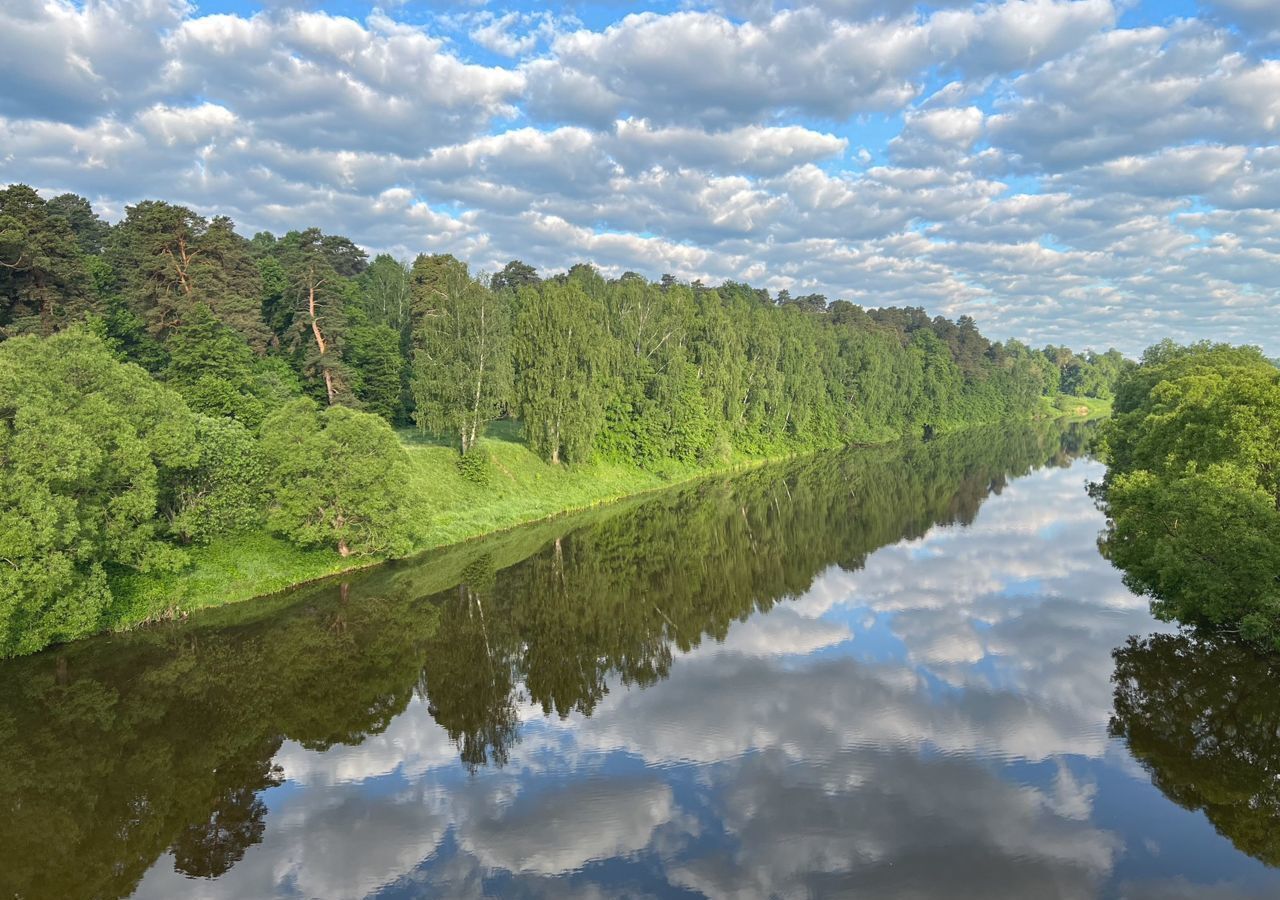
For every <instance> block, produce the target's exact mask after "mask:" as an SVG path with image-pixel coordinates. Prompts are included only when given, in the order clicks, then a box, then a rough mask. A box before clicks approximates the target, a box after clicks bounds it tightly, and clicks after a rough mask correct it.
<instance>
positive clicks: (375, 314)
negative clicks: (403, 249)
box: [360, 253, 413, 333]
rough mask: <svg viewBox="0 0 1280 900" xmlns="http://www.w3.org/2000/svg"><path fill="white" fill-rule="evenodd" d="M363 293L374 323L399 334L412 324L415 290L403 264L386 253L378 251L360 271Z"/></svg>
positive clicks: (363, 300) (366, 313)
mask: <svg viewBox="0 0 1280 900" xmlns="http://www.w3.org/2000/svg"><path fill="white" fill-rule="evenodd" d="M360 292H361V298H362V302H363V305H364V311H365V315H366V317H367V318H368V321H369V322H370V323H372V324H374V325H386V326H388V327H390V328H392V329H394V330H395V331H396V332H397V333H399V332H402V331H404V330H405V329H407V328H408V327H409V311H410V307H411V300H412V297H413V291H412V290H411V288H410V282H409V272H408V270H407V268H406V267H405V265H404V264H403V263H401V262H399V261H398V260H396V259H395V258H393V257H391V256H389V255H387V254H386V253H380V254H378V256H376V257H375V258H374V260H373V262H372V263H370V264H369V267H368V268H367V269H365V270H364V271H363V272H362V273H360Z"/></svg>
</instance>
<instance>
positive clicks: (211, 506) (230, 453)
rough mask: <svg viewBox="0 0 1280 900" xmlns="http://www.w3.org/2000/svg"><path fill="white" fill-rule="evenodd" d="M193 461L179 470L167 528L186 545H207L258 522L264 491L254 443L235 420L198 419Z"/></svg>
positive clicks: (257, 452) (264, 479)
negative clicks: (193, 462) (197, 455)
mask: <svg viewBox="0 0 1280 900" xmlns="http://www.w3.org/2000/svg"><path fill="white" fill-rule="evenodd" d="M196 449H197V451H198V453H199V457H198V458H197V459H196V461H195V464H194V465H192V466H191V467H189V468H186V469H183V470H181V471H179V472H178V473H177V476H176V478H175V484H174V489H173V496H172V499H171V500H170V509H169V514H170V516H171V521H170V525H169V528H170V530H171V531H172V533H173V534H174V535H176V536H177V537H178V539H179V540H180V541H181V542H182V543H184V544H187V543H208V542H209V541H210V540H212V539H213V538H215V537H219V536H221V535H226V534H234V533H236V532H239V531H245V530H247V529H249V528H252V527H254V526H255V525H257V524H259V523H260V522H261V520H262V507H263V503H262V497H263V494H264V492H265V490H266V472H265V470H264V468H263V464H262V460H261V458H260V457H261V454H260V452H259V449H258V442H257V440H256V439H255V438H254V436H253V434H252V433H251V432H250V431H249V430H248V429H247V428H246V427H245V426H244V425H242V424H241V423H240V422H238V421H236V420H234V419H224V418H213V417H210V416H197V417H196Z"/></svg>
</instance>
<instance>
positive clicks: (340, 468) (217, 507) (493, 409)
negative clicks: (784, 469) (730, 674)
mask: <svg viewBox="0 0 1280 900" xmlns="http://www.w3.org/2000/svg"><path fill="white" fill-rule="evenodd" d="M1128 365H1129V364H1128V363H1126V361H1125V360H1124V359H1123V357H1122V356H1121V355H1120V354H1119V353H1117V352H1116V351H1108V352H1107V353H1102V354H1095V353H1092V352H1089V353H1083V354H1076V353H1073V352H1071V351H1070V350H1068V349H1066V348H1062V347H1045V348H1043V349H1040V350H1035V349H1031V348H1029V347H1027V346H1025V345H1023V344H1021V343H1019V342H1017V341H1006V342H1003V343H1000V342H992V341H990V340H988V339H987V338H985V337H983V335H982V334H981V333H980V332H979V331H978V328H977V326H976V324H975V323H974V321H973V320H972V319H970V318H968V317H961V318H960V319H959V320H957V321H954V322H953V321H950V320H948V319H945V318H942V317H934V318H930V317H929V316H928V315H927V314H926V313H925V312H924V311H923V310H921V309H918V308H883V309H869V310H868V309H862V308H860V307H858V306H856V305H854V304H852V303H848V302H846V301H842V300H836V301H833V302H828V300H827V298H825V297H823V296H821V295H807V296H797V297H792V296H790V295H789V294H788V293H787V292H786V291H781V292H779V293H778V294H777V295H776V296H774V295H770V294H769V292H767V291H764V290H759V289H754V288H751V287H749V286H747V285H744V284H737V283H732V282H730V283H725V284H722V285H718V286H715V287H711V286H707V285H703V284H701V283H697V282H695V283H693V284H685V283H681V282H678V281H676V280H675V279H673V278H671V277H668V276H664V277H663V278H662V279H661V280H660V281H658V282H651V281H649V280H647V279H645V278H643V277H641V276H639V275H636V274H634V273H626V274H624V275H622V276H621V277H619V278H616V279H606V278H605V277H603V276H602V275H601V274H600V272H598V271H597V270H596V269H594V268H593V267H591V266H590V265H586V264H580V265H575V266H573V267H572V268H570V269H569V270H568V271H567V272H565V273H560V274H555V275H551V276H549V277H542V276H540V275H539V273H538V272H536V271H535V270H534V269H533V268H532V267H530V266H528V265H526V264H524V263H522V262H519V261H513V262H511V263H509V264H508V265H506V266H505V267H504V268H503V269H502V270H501V271H499V272H497V273H493V274H492V275H489V276H485V275H481V274H477V273H473V272H471V271H470V270H469V269H468V267H467V266H466V265H465V264H464V263H463V262H461V261H459V260H457V259H455V258H453V257H451V256H442V255H435V256H431V255H421V256H419V257H418V258H417V259H416V260H414V261H413V263H412V264H411V265H406V264H404V263H402V262H400V261H397V260H395V259H393V258H392V257H390V256H387V255H380V256H377V257H376V258H374V259H373V260H369V259H368V257H367V255H366V253H365V252H364V251H363V250H362V249H360V248H359V247H358V246H356V245H355V244H354V243H353V242H352V241H351V240H349V239H347V238H345V237H342V236H339V235H329V234H324V233H322V232H321V231H320V230H318V229H315V228H309V229H306V230H301V231H291V232H289V233H288V234H286V235H284V236H282V237H276V236H274V235H272V234H268V233H259V234H256V235H254V236H253V237H252V238H245V237H243V236H241V235H239V234H237V233H236V231H235V228H234V226H233V223H232V222H231V221H230V220H229V219H228V218H226V217H223V216H218V217H214V218H212V219H209V218H206V217H204V216H202V215H199V214H197V213H196V212H194V211H192V210H190V209H187V208H185V207H183V206H179V205H175V204H172V203H165V202H159V201H145V202H141V203H138V204H136V205H134V206H130V207H127V209H126V211H125V216H124V218H123V219H122V220H121V221H119V222H117V223H116V224H114V225H108V224H107V223H106V222H104V221H103V220H102V219H101V218H100V217H99V216H98V215H97V214H95V212H94V210H93V209H92V207H91V206H90V204H89V203H88V201H86V200H85V199H84V198H81V197H77V196H75V195H71V194H64V195H62V196H58V197H54V198H52V199H50V200H45V199H43V198H42V197H41V196H40V195H39V194H38V193H36V191H34V190H32V189H31V188H29V187H26V186H24V185H12V186H9V187H8V188H6V189H4V190H3V191H0V561H2V563H3V564H0V655H7V654H11V653H24V652H31V651H34V650H37V649H39V648H41V647H44V646H46V645H48V644H50V643H53V642H57V641H62V640H67V639H70V638H73V637H76V636H79V635H83V634H88V633H91V632H93V631H96V630H100V629H102V628H104V627H110V626H111V625H112V624H113V623H114V622H116V621H119V618H118V616H117V614H116V612H115V611H114V609H113V603H114V602H115V598H114V595H113V588H112V583H113V579H114V578H115V577H117V576H118V574H119V573H120V572H141V573H152V574H155V573H168V572H179V571H182V569H183V567H184V566H185V565H187V550H188V548H190V547H192V546H198V545H201V544H202V543H205V542H208V541H211V540H213V539H215V538H217V537H219V536H225V535H228V534H236V533H240V532H245V531H251V530H255V529H258V530H261V529H264V528H265V529H269V530H270V531H271V532H272V533H274V534H277V535H281V536H283V537H284V538H286V539H288V540H289V541H292V542H294V543H295V544H297V545H300V546H305V547H331V548H333V549H335V550H336V551H338V552H339V553H341V554H342V555H343V556H348V555H357V556H381V557H390V556H397V555H402V554H404V553H406V552H408V551H409V550H411V549H412V548H413V547H414V546H415V538H416V532H415V521H414V517H413V516H412V515H409V514H408V513H407V510H408V509H409V508H410V504H409V503H408V499H409V498H408V497H407V493H408V492H409V490H410V488H409V485H408V479H406V477H405V475H404V459H405V457H404V453H405V451H404V449H403V446H402V441H401V440H400V438H399V437H398V436H397V434H396V433H395V431H394V428H395V427H397V426H416V427H417V428H419V429H422V430H423V431H426V432H429V433H431V434H435V435H445V436H447V437H448V438H449V439H450V440H451V441H452V442H453V443H454V445H455V446H456V449H457V451H458V466H459V470H460V471H461V472H463V473H464V474H465V475H466V476H467V477H469V478H473V479H474V480H475V481H477V482H479V483H483V482H484V481H485V480H486V479H487V478H489V477H490V475H491V466H490V464H489V461H488V459H487V458H486V455H485V451H484V449H483V446H482V444H481V442H480V438H481V436H482V435H483V434H484V432H485V428H486V425H488V424H489V423H490V422H492V421H493V420H495V419H499V418H504V419H510V420H513V421H519V422H521V423H522V425H523V434H524V439H525V441H526V442H527V443H528V445H529V447H530V448H532V449H533V450H534V451H536V452H537V453H538V454H539V455H541V456H542V457H543V458H544V459H545V460H547V461H548V462H549V463H552V464H561V463H565V464H578V463H584V462H589V461H593V460H615V461H624V462H626V463H627V464H629V465H634V466H637V467H640V468H642V469H645V470H649V471H654V472H662V471H664V470H665V469H667V468H669V467H674V466H686V467H687V466H706V467H711V466H715V465H718V464H720V463H722V462H723V461H725V460H727V459H730V458H739V457H743V456H757V457H765V456H776V455H786V454H789V453H794V452H798V451H804V450H813V449H818V448H824V447H837V446H842V445H847V444H852V443H866V442H877V441H884V440H888V439H891V438H894V437H896V436H899V435H902V434H907V433H916V434H920V433H926V434H928V433H933V432H936V431H944V430H948V429H954V428H956V427H960V426H963V425H969V424H975V423H985V422H997V421H1004V420H1009V419H1016V418H1027V417H1031V416H1033V415H1037V414H1039V413H1040V412H1041V411H1043V410H1045V409H1046V407H1047V406H1049V405H1051V401H1052V400H1053V399H1054V398H1056V397H1057V396H1058V395H1059V394H1071V395H1076V396H1081V397H1096V398H1107V397H1108V396H1109V395H1110V392H1111V386H1112V384H1113V383H1114V382H1115V379H1116V378H1117V377H1118V376H1119V375H1120V374H1121V373H1122V372H1123V371H1124V370H1125V369H1126V367H1127V366H1128ZM1047 401H1048V402H1047Z"/></svg>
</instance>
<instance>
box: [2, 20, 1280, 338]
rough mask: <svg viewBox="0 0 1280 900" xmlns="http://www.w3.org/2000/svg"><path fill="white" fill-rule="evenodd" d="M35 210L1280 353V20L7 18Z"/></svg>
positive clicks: (10, 134) (1039, 333)
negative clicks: (83, 204) (209, 223)
mask: <svg viewBox="0 0 1280 900" xmlns="http://www.w3.org/2000/svg"><path fill="white" fill-rule="evenodd" d="M0 135H3V138H2V139H0V183H7V182H24V183H27V184H30V185H32V186H33V187H35V188H37V189H38V190H40V191H41V192H42V193H44V194H45V195H47V196H52V195H54V194H57V193H61V192H64V191H73V192H75V193H79V194H82V195H84V196H86V197H88V198H89V199H90V200H91V201H93V203H94V205H95V208H98V209H99V211H100V212H101V213H102V214H103V215H104V216H105V217H106V218H108V219H110V220H113V221H114V220H116V219H118V218H120V217H121V216H122V215H123V212H124V208H125V206H126V205H128V204H131V203H135V202H137V201H139V200H142V199H147V198H155V199H165V200H170V201H173V202H179V203H183V204H186V205H188V206H191V207H192V208H194V209H196V210H198V211H200V212H202V213H205V214H226V215H230V216H231V217H232V218H233V219H234V220H235V222H236V223H237V227H238V228H239V229H240V231H241V232H242V233H245V234H252V233H254V232H256V231H259V230H264V229H265V230H269V231H272V232H275V233H277V234H279V233H283V232H285V231H288V230H290V229H293V228H301V227H307V226H310V225H316V226H319V227H321V228H323V229H324V230H325V231H327V232H332V233H339V234H345V235H347V236H349V237H350V238H352V239H353V240H355V241H356V242H357V243H359V244H360V245H361V246H363V247H365V248H366V249H367V250H369V251H370V252H383V251H386V252H390V253H392V254H394V255H396V256H397V257H401V258H404V259H412V257H413V256H415V255H416V254H418V253H421V252H428V253H453V254H454V255H456V256H457V257H459V258H460V259H462V260H464V261H466V262H468V263H469V264H470V265H471V266H472V267H473V269H474V270H476V271H488V272H493V271H496V270H497V269H499V268H501V266H502V265H504V264H505V263H506V262H507V261H508V260H511V259H517V258H518V259H522V260H524V261H525V262H528V263H530V264H532V265H534V266H536V267H538V268H539V269H542V270H544V271H558V270H562V269H565V268H567V267H568V266H569V265H571V264H573V263H575V262H579V261H588V262H592V263H594V264H596V265H597V266H599V267H600V268H601V269H602V270H603V271H604V272H605V273H606V274H610V275H618V274H621V273H622V272H625V271H629V270H630V271H635V272H639V273H641V274H644V275H647V276H649V277H652V278H656V277H658V276H660V275H662V274H665V273H670V274H673V275H675V276H677V277H679V278H682V279H686V280H694V279H701V280H703V281H704V282H706V283H708V284H714V283H718V282H720V281H724V280H727V279H734V280H740V281H748V282H750V283H751V284H753V285H756V286H763V287H767V288H769V289H770V290H773V291H777V290H781V289H784V288H785V289H788V290H790V291H791V293H792V294H797V293H810V292H819V293H823V294H826V295H827V296H828V297H829V298H831V299H836V298H844V299H848V300H852V301H854V302H857V303H861V304H863V305H865V306H889V305H919V306H923V307H925V308H926V309H927V310H929V311H930V312H931V313H934V314H944V315H948V316H952V317H955V316H959V315H964V314H967V315H971V316H973V317H974V318H975V319H977V320H978V323H979V325H980V327H982V328H983V330H984V331H985V332H986V333H988V334H989V335H991V336H993V337H995V338H999V339H1004V338H1009V337H1017V338H1019V339H1022V340H1026V341H1028V342H1030V343H1032V344H1033V345H1035V346H1040V345H1042V344H1044V343H1055V344H1057V343H1062V344H1067V345H1070V346H1072V347H1074V348H1077V349H1081V348H1085V347H1092V348H1094V349H1099V350H1101V349H1105V348H1106V347H1109V346H1115V347H1118V348H1119V349H1121V350H1122V351H1124V352H1126V353H1129V354H1131V355H1136V354H1138V353H1140V352H1141V350H1142V349H1143V347H1145V346H1147V345H1148V344H1150V343H1154V342H1155V341H1157V340H1159V339H1161V338H1164V337H1172V338H1174V339H1175V340H1179V341H1190V340H1198V339H1212V340H1223V341H1231V342H1233V343H1252V344H1258V345H1260V346H1262V347H1263V349H1264V350H1265V351H1266V352H1267V353H1268V354H1269V355H1272V356H1280V2H1277V0H992V2H984V3H976V4H975V3H967V2H961V0H940V2H925V3H916V2H912V0H792V2H786V0H675V2H653V3H647V4H646V3H623V2H608V0H606V2H584V3H564V4H545V3H528V2H522V3H509V2H502V0H498V2H485V0H457V2H451V0H434V2H413V0H410V2H393V0H384V2H383V3H382V4H381V5H370V4H368V3H364V2H357V0H329V2H324V0H320V2H302V3H291V2H280V0H268V2H265V3H253V2H247V0H210V2H204V3H187V2H182V0H133V2H129V0H84V2H82V3H70V2H61V0H4V2H3V3H0Z"/></svg>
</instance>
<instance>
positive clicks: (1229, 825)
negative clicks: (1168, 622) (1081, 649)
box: [1111, 634, 1280, 866]
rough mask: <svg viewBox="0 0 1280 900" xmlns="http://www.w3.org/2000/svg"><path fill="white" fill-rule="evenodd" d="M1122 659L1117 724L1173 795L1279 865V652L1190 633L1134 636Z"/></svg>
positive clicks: (1159, 782)
mask: <svg viewBox="0 0 1280 900" xmlns="http://www.w3.org/2000/svg"><path fill="white" fill-rule="evenodd" d="M1115 660H1116V669H1115V715H1114V717H1113V718H1112V720H1111V731H1112V733H1113V734H1115V735H1117V736H1119V737H1122V738H1124V739H1125V741H1126V742H1127V744H1128V746H1129V750H1130V752H1132V753H1133V755H1134V756H1135V757H1136V758H1137V759H1138V761H1139V762H1141V763H1142V765H1143V767H1144V768H1146V769H1147V770H1148V771H1149V772H1150V773H1151V777H1152V780H1153V781H1154V782H1155V784H1156V786H1157V787H1159V788H1160V790H1161V791H1163V792H1164V795H1165V796H1166V797H1168V798H1169V799H1170V800H1172V801H1174V802H1175V803H1177V804H1178V805H1179V806H1181V807H1184V808H1185V809H1191V810H1199V811H1202V812H1203V813H1204V814H1205V815H1206V816H1207V817H1208V819H1209V821H1210V822H1212V823H1213V826H1214V828H1216V829H1217V830H1218V833H1219V834H1221V835H1224V836H1225V837H1227V838H1229V839H1230V840H1231V842H1232V843H1233V844H1234V845H1235V846H1236V847H1237V848H1239V849H1240V850H1242V851H1244V852H1245V853H1248V854H1249V855H1250V856H1253V857H1256V858H1258V859H1260V860H1262V861H1263V862H1265V863H1267V864H1269V865H1272V866H1280V692H1277V691H1276V685H1277V684H1278V683H1280V679H1278V676H1280V671H1278V670H1277V666H1278V661H1277V660H1275V659H1259V657H1258V656H1257V655H1256V654H1255V653H1253V652H1252V651H1251V650H1249V649H1247V648H1245V647H1242V646H1240V645H1239V644H1235V643H1232V642H1230V641H1228V640H1225V639H1223V638H1220V637H1200V638H1197V637H1193V636H1190V635H1186V634H1179V635H1167V634H1162V635H1155V636H1153V637H1149V638H1146V639H1139V638H1136V637H1135V638H1130V639H1129V640H1128V641H1127V642H1126V643H1125V645H1124V646H1123V647H1120V648H1118V649H1117V650H1116V653H1115Z"/></svg>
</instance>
